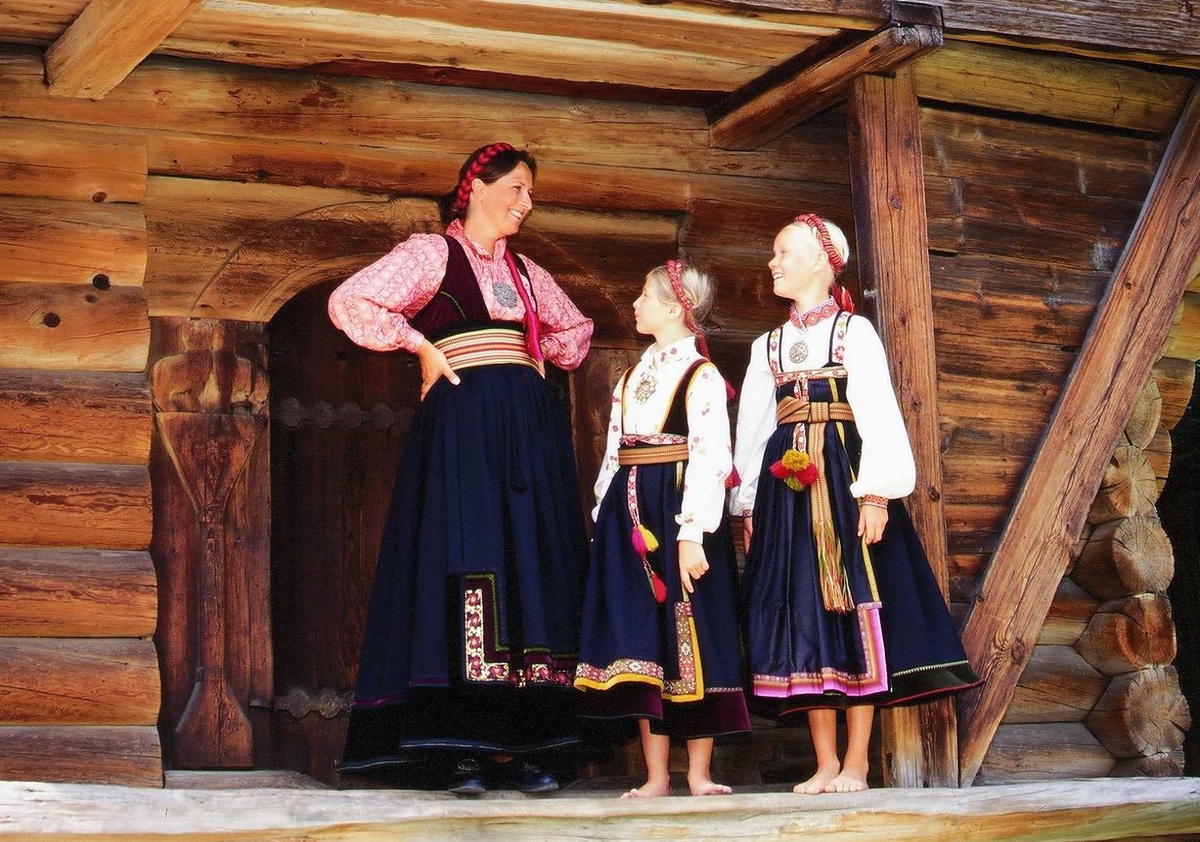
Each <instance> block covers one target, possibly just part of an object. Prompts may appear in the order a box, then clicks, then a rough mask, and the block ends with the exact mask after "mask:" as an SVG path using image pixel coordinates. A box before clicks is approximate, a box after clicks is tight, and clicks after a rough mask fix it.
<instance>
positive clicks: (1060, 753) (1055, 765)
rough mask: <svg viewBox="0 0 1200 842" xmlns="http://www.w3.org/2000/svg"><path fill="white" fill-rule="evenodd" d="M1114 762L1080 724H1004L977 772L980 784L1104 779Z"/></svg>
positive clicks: (998, 729) (1110, 755)
mask: <svg viewBox="0 0 1200 842" xmlns="http://www.w3.org/2000/svg"><path fill="white" fill-rule="evenodd" d="M1116 762H1117V761H1116V758H1114V757H1113V756H1112V754H1111V753H1110V752H1109V751H1108V749H1106V748H1105V747H1104V746H1103V745H1101V744H1100V741H1099V740H1097V739H1096V737H1095V735H1093V734H1092V732H1091V731H1089V730H1088V729H1087V726H1085V725H1084V724H1083V723H1081V722H1053V723H1045V724H1033V725H1023V724H1005V725H1001V726H999V728H997V730H996V735H995V738H994V739H993V740H992V743H991V745H990V747H989V748H988V752H987V755H986V756H985V758H984V761H983V764H982V766H981V767H980V769H979V783H986V784H1011V783H1016V782H1019V781H1060V780H1062V779H1063V778H1065V777H1071V778H1099V777H1104V776H1105V775H1107V774H1108V773H1109V772H1110V771H1112V768H1113V766H1114V765H1115V764H1116Z"/></svg>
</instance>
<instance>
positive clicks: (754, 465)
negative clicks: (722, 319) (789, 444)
mask: <svg viewBox="0 0 1200 842" xmlns="http://www.w3.org/2000/svg"><path fill="white" fill-rule="evenodd" d="M773 432H775V377H774V376H773V375H772V374H771V367H770V365H768V363H767V334H765V333H764V334H763V335H762V336H760V337H758V339H755V340H754V344H753V345H751V346H750V365H749V366H748V367H747V368H746V379H745V380H743V381H742V391H741V400H740V402H739V403H738V416H737V438H736V443H735V447H734V451H733V464H734V467H736V468H737V472H738V475H739V476H740V477H741V478H742V484H741V485H740V486H738V487H737V488H735V489H734V491H733V494H732V495H731V497H730V504H729V511H730V513H732V514H734V515H743V514H750V513H751V512H752V511H753V510H754V499H755V496H756V495H757V493H758V474H759V471H760V470H761V469H762V460H763V453H765V452H766V449H767V439H769V438H770V437H771V433H773Z"/></svg>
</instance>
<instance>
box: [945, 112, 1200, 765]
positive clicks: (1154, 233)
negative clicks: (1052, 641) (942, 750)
mask: <svg viewBox="0 0 1200 842" xmlns="http://www.w3.org/2000/svg"><path fill="white" fill-rule="evenodd" d="M1198 213H1200V93H1197V92H1195V91H1194V92H1193V94H1192V97H1191V99H1190V100H1189V102H1188V105H1187V107H1186V108H1185V110H1184V113H1183V116H1182V117H1181V118H1180V120H1179V123H1178V125H1177V126H1176V129H1175V132H1174V135H1173V137H1172V140H1171V143H1170V145H1169V147H1168V149H1167V151H1166V154H1165V155H1164V156H1163V160H1162V162H1161V164H1160V166H1159V171H1158V174H1157V175H1156V177H1155V181H1154V185H1153V186H1152V188H1151V191H1150V195H1149V196H1148V197H1147V199H1146V204H1145V206H1144V207H1143V209H1142V214H1141V216H1140V217H1139V219H1138V223H1137V225H1136V227H1135V229H1134V232H1133V234H1132V235H1131V237H1130V239H1129V242H1128V244H1127V245H1126V247H1125V251H1124V253H1123V254H1122V256H1121V260H1120V262H1119V263H1118V265H1117V267H1116V269H1115V271H1114V272H1113V277H1112V280H1111V282H1110V285H1109V288H1108V292H1107V294H1106V295H1105V298H1104V300H1103V301H1102V302H1101V304H1100V307H1099V309H1098V311H1097V314H1096V317H1095V319H1094V321H1093V322H1092V327H1091V329H1090V331H1089V332H1088V335H1087V338H1086V340H1085V341H1084V344H1083V347H1082V349H1081V351H1080V353H1079V357H1078V359H1077V360H1076V363H1075V367H1074V369H1073V370H1072V373H1071V377H1070V380H1069V382H1068V384H1067V386H1066V388H1065V389H1064V390H1063V393H1062V395H1061V397H1060V400H1059V402H1058V405H1057V407H1056V408H1055V410H1054V414H1053V416H1052V417H1051V421H1050V424H1049V426H1048V427H1047V429H1046V433H1045V435H1044V437H1043V439H1042V444H1041V446H1040V448H1039V451H1038V455H1037V456H1036V457H1035V459H1034V461H1033V462H1032V465H1031V468H1030V470H1029V472H1028V473H1027V474H1026V476H1025V480H1024V484H1023V485H1022V487H1021V491H1020V493H1019V495H1018V497H1017V500H1016V504H1015V505H1014V506H1013V509H1012V512H1011V514H1010V515H1009V520H1008V523H1007V525H1006V527H1005V530H1004V534H1003V536H1002V537H1001V539H1000V543H999V545H998V546H997V548H996V553H995V555H994V556H993V557H992V561H991V564H990V565H989V567H988V571H987V573H986V574H985V576H984V581H983V584H982V585H981V587H980V590H979V594H978V595H977V596H976V598H975V600H974V602H973V603H972V608H971V612H970V614H968V616H967V619H966V621H965V623H964V624H963V630H962V636H963V644H964V647H965V648H966V651H967V655H968V657H970V659H971V663H972V665H974V666H975V668H976V670H977V671H978V672H979V673H980V674H981V676H983V678H984V683H983V685H982V686H981V687H980V688H977V689H975V690H970V691H967V693H965V694H964V695H963V696H962V697H960V706H959V726H960V727H959V746H960V761H961V765H962V781H963V782H964V783H969V782H971V781H972V780H974V778H975V774H976V772H977V771H978V770H979V766H980V764H981V763H982V762H983V757H984V755H985V754H986V753H987V747H988V744H989V743H990V742H991V738H992V735H993V734H994V733H995V729H996V727H997V726H998V725H999V723H1000V720H1001V719H1002V718H1003V716H1004V711H1005V709H1006V708H1007V707H1008V702H1009V699H1010V698H1011V697H1012V693H1013V691H1014V690H1015V689H1016V685H1017V681H1018V680H1019V678H1020V674H1021V672H1022V670H1023V669H1024V667H1025V664H1026V663H1027V662H1028V660H1029V657H1030V655H1031V654H1032V650H1033V642H1034V640H1035V639H1036V637H1037V632H1038V629H1039V628H1040V627H1041V625H1042V622H1043V620H1045V618H1046V612H1047V611H1048V609H1049V607H1050V603H1051V601H1052V600H1053V598H1054V592H1055V589H1056V588H1057V587H1058V583H1059V581H1060V580H1061V579H1062V576H1063V574H1064V572H1065V571H1066V569H1067V566H1068V564H1069V562H1070V552H1071V549H1072V547H1073V545H1074V544H1075V542H1076V540H1078V537H1079V534H1080V531H1081V529H1082V527H1083V524H1084V518H1085V517H1086V515H1087V511H1088V508H1089V506H1090V505H1091V503H1092V500H1093V498H1094V496H1095V493H1096V488H1097V487H1098V486H1099V484H1100V480H1101V478H1102V476H1103V474H1104V468H1105V463H1107V462H1108V460H1109V457H1110V456H1111V454H1112V452H1113V447H1114V445H1115V444H1116V442H1117V439H1118V437H1119V436H1120V434H1121V431H1122V429H1123V428H1124V426H1125V422H1126V421H1127V420H1128V418H1129V413H1130V410H1131V407H1132V402H1133V399H1134V398H1135V397H1136V395H1137V393H1138V392H1139V391H1140V390H1141V388H1142V385H1143V384H1144V383H1145V382H1146V378H1147V377H1148V376H1149V374H1150V369H1151V366H1152V365H1153V364H1154V361H1155V358H1156V355H1155V350H1156V349H1157V348H1158V346H1159V344H1160V343H1161V342H1162V340H1163V339H1164V338H1165V336H1166V334H1167V329H1168V327H1169V325H1170V320H1171V314H1172V313H1173V312H1174V310H1175V307H1176V305H1177V304H1178V302H1179V299H1180V297H1181V296H1182V294H1183V291H1184V288H1185V287H1186V285H1187V282H1188V280H1190V279H1191V277H1192V276H1193V275H1194V274H1195V267H1196V261H1197V257H1198V256H1200V226H1197V225H1196V224H1195V221H1196V217H1197V214H1198ZM1117 348H1120V349H1128V350H1122V352H1121V353H1115V352H1114V349H1117ZM1101 384H1102V385H1101Z"/></svg>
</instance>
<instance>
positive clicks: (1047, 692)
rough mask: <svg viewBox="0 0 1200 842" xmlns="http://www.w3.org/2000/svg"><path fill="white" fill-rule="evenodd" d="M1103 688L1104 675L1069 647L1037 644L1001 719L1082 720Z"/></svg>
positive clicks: (1007, 720) (1036, 720)
mask: <svg viewBox="0 0 1200 842" xmlns="http://www.w3.org/2000/svg"><path fill="white" fill-rule="evenodd" d="M1107 687H1108V676H1106V675H1104V674H1103V673H1101V672H1100V671H1099V670H1097V669H1096V668H1095V667H1093V666H1091V665H1090V664H1088V662H1087V661H1085V660H1084V659H1083V657H1082V656H1081V655H1080V654H1079V653H1078V652H1076V651H1075V650H1074V649H1072V648H1071V647H1070V646H1037V647H1035V648H1034V650H1033V657H1031V658H1030V659H1029V663H1028V664H1027V665H1026V667H1025V672H1023V673H1021V680H1020V681H1019V682H1017V689H1016V691H1015V692H1014V693H1013V697H1012V702H1010V703H1009V705H1008V710H1007V711H1005V713H1004V722H1005V723H1048V722H1082V721H1083V719H1084V717H1086V716H1087V715H1088V713H1089V712H1090V711H1091V710H1092V708H1093V707H1095V706H1096V702H1097V700H1099V698H1100V696H1101V695H1102V694H1103V693H1104V690H1105V688H1107Z"/></svg>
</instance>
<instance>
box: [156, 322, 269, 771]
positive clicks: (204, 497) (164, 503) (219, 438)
mask: <svg viewBox="0 0 1200 842" xmlns="http://www.w3.org/2000/svg"><path fill="white" fill-rule="evenodd" d="M259 330H260V329H259V328H258V327H257V326H254V325H246V324H240V323H238V322H220V321H216V320H204V319H190V320H189V319H159V320H156V323H155V325H154V332H155V339H154V346H155V351H154V354H153V356H154V357H155V358H156V359H157V361H156V362H155V363H154V365H153V366H152V367H151V370H150V380H151V393H152V397H153V399H154V405H155V410H156V414H155V420H156V424H155V446H154V449H153V451H152V453H151V475H152V483H153V487H154V497H155V505H154V511H155V525H154V541H153V544H152V546H151V553H152V555H153V557H154V560H155V563H156V564H157V566H158V569H159V577H160V580H161V583H162V593H163V597H162V605H163V607H162V613H161V621H160V623H159V628H158V635H157V637H158V642H159V646H160V649H161V652H162V660H163V672H164V676H163V679H164V680H163V685H164V693H163V696H164V705H163V711H164V717H163V718H164V722H165V724H166V725H168V726H169V735H168V745H167V751H168V756H169V757H171V758H172V760H173V761H174V763H175V764H176V765H178V766H184V767H190V768H225V767H246V766H251V765H253V764H254V762H255V757H256V748H258V749H259V750H261V746H262V744H263V743H264V742H267V741H268V737H269V731H268V730H267V729H269V716H268V715H267V714H268V713H269V712H267V711H263V712H256V711H254V710H252V707H256V706H257V707H263V706H266V707H269V706H270V705H271V704H272V702H273V699H274V694H273V692H272V687H271V635H270V622H269V617H270V601H269V596H268V595H269V585H268V568H269V563H270V542H269V535H270V511H271V507H270V483H269V479H268V480H266V481H264V478H265V477H266V476H267V474H266V471H265V470H263V467H264V466H265V465H267V464H268V461H267V460H269V456H270V448H269V445H268V443H267V435H266V428H267V417H266V378H265V375H264V373H263V371H262V366H263V362H264V359H263V354H262V347H261V344H259V342H260V341H261V337H257V336H255V334H256V332H257V331H259ZM247 334H249V335H250V336H249V338H250V341H249V342H246V341H244V340H245V338H246V335H247ZM239 340H242V341H241V342H239ZM255 340H258V342H256V341H255ZM246 488H249V489H251V491H250V493H245V492H244V491H243V489H246ZM246 524H249V529H247V528H246ZM256 720H257V721H256Z"/></svg>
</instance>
